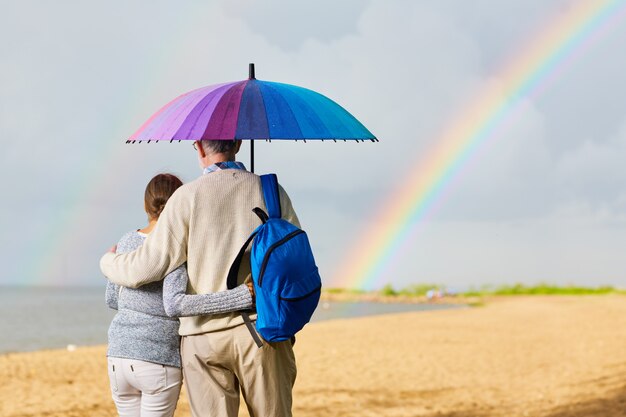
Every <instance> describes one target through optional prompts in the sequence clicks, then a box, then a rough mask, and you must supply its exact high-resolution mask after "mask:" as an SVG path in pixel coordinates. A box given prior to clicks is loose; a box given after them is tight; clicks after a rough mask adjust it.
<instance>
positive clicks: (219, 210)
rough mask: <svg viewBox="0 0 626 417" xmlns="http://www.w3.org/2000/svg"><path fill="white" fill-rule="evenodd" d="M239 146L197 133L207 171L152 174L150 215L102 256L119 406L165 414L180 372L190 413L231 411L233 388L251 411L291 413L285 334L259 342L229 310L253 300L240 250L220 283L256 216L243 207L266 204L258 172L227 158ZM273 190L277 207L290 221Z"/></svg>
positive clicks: (285, 200) (235, 401) (291, 367)
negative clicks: (231, 276) (233, 270)
mask: <svg viewBox="0 0 626 417" xmlns="http://www.w3.org/2000/svg"><path fill="white" fill-rule="evenodd" d="M240 146H241V141H217V140H214V141H208V140H204V141H196V142H194V149H195V151H196V152H197V155H198V160H199V162H200V166H201V168H202V169H203V170H204V171H203V173H204V175H202V176H201V177H199V178H198V179H196V180H195V181H192V182H190V183H188V184H185V185H182V183H181V182H180V180H179V179H178V178H176V177H175V176H173V175H170V174H161V175H157V176H156V177H154V178H153V179H152V180H151V181H150V183H149V184H148V186H147V188H146V193H145V209H146V213H147V214H148V218H149V224H148V226H147V227H145V228H144V229H140V230H137V231H133V232H130V233H127V234H126V235H124V237H122V239H121V240H120V242H119V243H118V245H117V246H116V247H113V248H112V249H111V250H110V251H109V253H106V254H105V255H104V256H103V257H102V259H101V260H100V268H101V270H102V272H103V274H104V275H105V276H106V277H107V278H108V279H109V283H108V284H107V296H106V299H107V303H108V304H109V306H110V307H112V308H115V309H117V310H118V312H117V314H116V316H115V318H114V319H113V321H112V323H111V326H110V329H109V349H108V353H107V356H108V371H109V379H110V384H111V392H112V396H113V400H114V402H115V405H116V407H117V410H118V413H119V415H120V416H122V417H125V416H142V417H146V416H151V417H152V416H172V415H173V414H174V410H175V408H176V402H177V400H178V395H179V393H180V389H181V384H182V376H183V375H184V379H185V383H186V387H187V392H188V395H189V402H190V406H191V411H192V415H193V416H194V417H201V416H202V417H204V416H236V415H237V413H238V409H239V396H240V391H241V394H242V395H243V398H244V400H245V403H246V405H247V407H248V411H249V413H250V416H252V417H260V416H281V417H282V416H291V405H292V397H291V393H292V388H293V384H294V382H295V378H296V362H295V357H294V354H293V350H292V344H291V342H290V341H285V342H277V343H268V342H265V343H263V345H262V347H258V346H257V344H256V343H255V341H254V340H253V338H252V336H251V334H250V332H249V331H248V329H247V327H246V326H245V325H244V322H243V319H242V316H241V314H239V313H238V311H240V310H246V309H248V310H249V309H251V308H253V299H254V294H253V289H252V286H251V285H250V283H249V279H248V277H249V275H250V268H249V262H242V264H241V268H240V271H239V277H238V283H239V284H240V285H239V286H238V287H236V288H235V289H231V290H227V289H226V288H227V287H226V277H227V275H228V270H229V268H230V265H231V263H232V261H233V259H234V258H235V256H236V255H237V253H238V251H239V249H240V247H241V245H242V243H243V242H245V240H246V239H247V237H248V235H249V234H250V232H251V231H252V230H254V228H255V227H256V226H258V225H259V219H258V217H257V216H256V215H255V214H254V212H253V211H252V209H253V208H254V207H261V208H263V207H265V203H264V200H263V193H262V189H261V183H260V178H259V177H258V176H257V175H255V174H253V173H250V172H248V171H246V170H245V168H244V166H243V164H241V163H239V162H236V161H235V154H236V153H237V152H238V151H239V148H240ZM279 193H280V204H281V210H282V214H283V218H284V219H286V220H288V221H289V222H291V223H293V224H295V225H298V226H299V222H298V218H297V216H296V214H295V212H294V210H293V207H292V205H291V201H290V200H289V197H288V196H287V194H286V193H285V191H284V190H283V189H282V187H280V191H279ZM170 196H171V197H170ZM165 202H167V204H165ZM157 220H158V221H157ZM176 317H180V326H179V320H178V319H177V318H176ZM251 317H252V319H253V320H254V318H255V316H254V315H251ZM179 334H180V336H182V337H179ZM181 367H182V371H181Z"/></svg>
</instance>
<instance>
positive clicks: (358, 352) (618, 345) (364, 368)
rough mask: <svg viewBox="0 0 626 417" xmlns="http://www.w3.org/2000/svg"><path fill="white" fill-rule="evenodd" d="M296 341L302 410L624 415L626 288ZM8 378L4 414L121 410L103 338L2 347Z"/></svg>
mask: <svg viewBox="0 0 626 417" xmlns="http://www.w3.org/2000/svg"><path fill="white" fill-rule="evenodd" d="M3 337H10V335H3ZM295 349H296V355H297V361H298V366H299V373H298V380H297V383H296V387H295V390H294V415H295V416H311V417H313V416H329V417H330V416H355V417H356V416H360V417H363V416H448V417H470V416H471V417H483V416H550V417H564V416H579V417H583V416H585V417H588V416H598V417H600V416H603V417H606V416H626V297H625V296H619V295H607V296H579V297H554V296H552V297H511V298H506V297H500V298H497V299H491V300H487V302H486V304H485V305H484V306H482V307H473V308H463V309H453V310H445V311H433V312H418V313H405V314H396V315H386V316H375V317H365V318H359V319H350V320H335V321H329V322H320V323H313V324H310V325H308V326H307V327H306V328H305V330H303V331H302V332H301V334H300V335H299V338H298V343H297V344H296V346H295ZM0 379H1V380H2V385H1V386H0V416H6V417H18V416H19V417H26V416H48V417H57V416H58V417H61V416H70V417H79V416H80V417H83V416H85V417H86V416H113V415H115V409H114V406H113V403H112V401H111V399H110V394H109V388H108V379H107V375H106V368H105V347H104V346H96V347H79V348H78V349H76V350H75V351H72V352H70V351H67V350H54V351H41V352H33V353H12V354H5V355H2V356H0ZM189 415H190V413H189V407H188V403H187V399H186V397H185V395H184V393H183V396H182V397H181V399H180V401H179V406H178V409H177V412H176V416H178V417H182V416H189ZM240 415H242V416H247V415H248V414H247V412H246V411H245V409H244V407H243V406H242V408H241V412H240Z"/></svg>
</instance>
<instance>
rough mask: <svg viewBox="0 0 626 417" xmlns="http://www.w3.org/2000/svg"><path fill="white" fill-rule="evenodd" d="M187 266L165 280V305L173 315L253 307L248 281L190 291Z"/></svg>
mask: <svg viewBox="0 0 626 417" xmlns="http://www.w3.org/2000/svg"><path fill="white" fill-rule="evenodd" d="M188 279H189V277H188V275H187V267H186V266H185V265H181V266H179V267H178V268H176V269H175V270H173V271H172V272H170V273H169V274H167V276H166V277H165V280H164V281H163V307H165V313H166V314H167V315H168V316H170V317H188V316H199V315H204V314H217V313H229V312H232V311H238V310H247V309H250V308H252V294H251V293H250V289H249V288H248V286H247V285H246V284H241V285H240V286H238V287H237V288H234V289H232V290H227V291H220V292H216V293H211V294H195V295H192V294H187V293H186V292H187V281H188Z"/></svg>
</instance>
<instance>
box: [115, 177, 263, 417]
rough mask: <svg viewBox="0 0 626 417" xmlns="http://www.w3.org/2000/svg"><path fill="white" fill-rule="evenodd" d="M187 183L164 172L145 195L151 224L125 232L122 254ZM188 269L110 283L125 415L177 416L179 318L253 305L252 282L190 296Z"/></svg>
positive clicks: (118, 387) (118, 389) (118, 399)
mask: <svg viewBox="0 0 626 417" xmlns="http://www.w3.org/2000/svg"><path fill="white" fill-rule="evenodd" d="M181 185H182V182H181V181H180V179H178V178H177V177H176V176H174V175H171V174H159V175H157V176H155V177H154V178H152V180H151V181H150V182H149V183H148V185H147V186H146V191H145V195H144V205H145V211H146V213H147V215H148V225H147V226H146V227H145V228H143V229H140V230H136V231H131V232H128V233H126V234H125V235H124V236H123V237H122V238H121V239H120V241H119V243H118V244H117V253H125V252H131V251H133V250H135V249H137V248H138V247H139V246H141V244H142V243H143V241H144V240H145V238H146V237H147V236H148V234H149V233H150V232H151V231H152V229H153V228H154V227H155V225H156V223H157V220H158V218H159V215H160V214H161V211H162V210H163V208H164V207H165V203H166V202H167V200H168V199H169V197H170V196H171V195H172V194H173V193H174V191H176V189H177V188H178V187H180V186H181ZM186 287H187V270H186V267H185V265H182V266H180V267H179V268H177V269H175V270H174V271H172V272H171V273H169V274H168V275H167V276H166V277H165V279H164V280H163V281H158V282H153V283H150V284H147V285H144V286H142V287H140V288H136V289H132V288H125V287H120V286H118V285H116V284H113V283H111V282H108V283H107V289H106V302H107V304H108V306H109V307H111V308H113V309H116V310H118V312H117V314H116V315H115V317H114V318H113V320H112V322H111V326H110V327H109V347H108V351H107V357H108V358H107V360H108V370H109V380H110V384H111V393H112V396H113V401H114V402H115V406H116V407H117V411H118V413H119V415H120V417H131V416H137V417H138V416H141V417H146V416H150V417H157V416H159V417H161V416H162V417H166V416H167V417H169V416H172V415H173V414H174V410H175V409H176V403H177V401H178V396H179V394H180V389H181V385H182V372H181V360H180V352H179V343H180V340H179V336H178V326H179V322H178V319H176V318H172V317H169V316H192V315H200V314H215V313H226V312H231V311H237V310H245V309H249V308H251V307H252V289H251V288H252V287H251V284H248V285H246V284H242V285H240V286H239V287H237V288H235V289H233V290H229V291H222V292H218V293H214V294H202V295H187V294H185V291H186Z"/></svg>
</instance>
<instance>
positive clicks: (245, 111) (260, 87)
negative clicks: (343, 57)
mask: <svg viewBox="0 0 626 417" xmlns="http://www.w3.org/2000/svg"><path fill="white" fill-rule="evenodd" d="M205 139H208V140H239V139H243V140H251V144H252V146H251V159H252V164H251V165H252V166H251V169H252V171H253V172H254V145H253V143H254V140H259V139H264V140H269V141H271V140H303V141H305V142H306V140H334V141H337V140H344V141H346V140H353V141H357V142H359V141H365V140H370V141H372V142H377V141H378V139H376V137H375V136H374V135H373V134H372V133H371V132H370V131H369V130H367V128H365V126H363V125H362V124H361V123H360V122H359V121H358V120H357V119H356V118H355V117H354V116H352V115H351V114H350V113H348V111H346V110H345V109H344V108H343V107H341V106H340V105H338V104H337V103H335V102H334V101H332V100H331V99H329V98H327V97H325V96H323V95H322V94H319V93H316V92H315V91H312V90H308V89H306V88H302V87H297V86H295V85H290V84H282V83H276V82H269V81H261V80H257V79H256V78H255V74H254V64H250V75H249V78H248V79H247V80H243V81H236V82H231V83H225V84H216V85H211V86H208V87H203V88H199V89H197V90H193V91H190V92H188V93H185V94H183V95H181V96H179V97H177V98H175V99H174V100H172V101H171V102H169V103H168V104H166V105H165V106H163V107H162V108H161V109H160V110H159V111H157V112H156V113H155V114H154V115H152V117H150V118H149V119H148V120H147V121H146V122H145V123H144V124H143V126H141V127H140V128H139V130H137V131H136V132H135V133H134V134H133V135H132V136H131V137H130V138H129V139H128V140H127V141H126V143H135V142H142V141H147V142H151V141H160V140H169V141H170V142H173V141H175V140H178V141H181V140H205Z"/></svg>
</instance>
